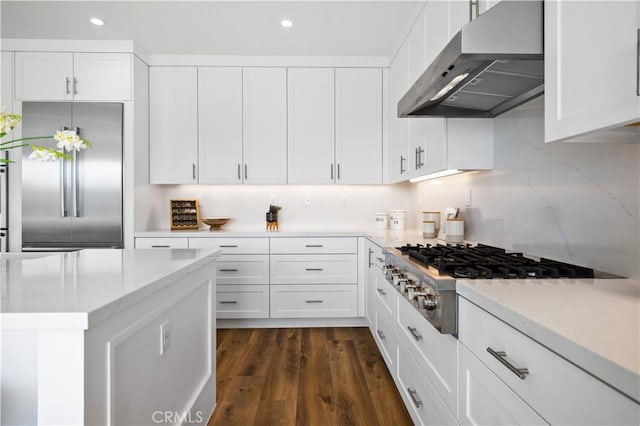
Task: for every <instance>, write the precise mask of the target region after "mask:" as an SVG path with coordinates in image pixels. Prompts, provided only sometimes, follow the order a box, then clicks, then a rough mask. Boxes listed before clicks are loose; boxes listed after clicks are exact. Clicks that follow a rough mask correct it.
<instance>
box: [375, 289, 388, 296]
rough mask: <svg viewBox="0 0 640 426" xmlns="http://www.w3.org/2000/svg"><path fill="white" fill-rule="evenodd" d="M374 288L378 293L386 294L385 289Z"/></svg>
mask: <svg viewBox="0 0 640 426" xmlns="http://www.w3.org/2000/svg"><path fill="white" fill-rule="evenodd" d="M376 290H378V293H380V294H381V295H383V296H386V294H387V292H386V291H384V290H383V289H381V288H376Z"/></svg>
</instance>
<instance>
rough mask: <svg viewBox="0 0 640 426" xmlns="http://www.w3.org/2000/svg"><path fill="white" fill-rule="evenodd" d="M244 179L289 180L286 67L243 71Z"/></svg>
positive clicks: (265, 182)
mask: <svg viewBox="0 0 640 426" xmlns="http://www.w3.org/2000/svg"><path fill="white" fill-rule="evenodd" d="M242 80H243V105H242V111H243V114H242V115H243V123H242V126H243V133H244V143H243V158H244V165H243V170H242V174H243V178H244V182H245V183H251V184H253V183H256V184H258V183H260V184H262V183H264V184H284V183H287V70H286V69H285V68H245V69H244V70H243V78H242Z"/></svg>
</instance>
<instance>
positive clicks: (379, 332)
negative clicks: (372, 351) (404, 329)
mask: <svg viewBox="0 0 640 426" xmlns="http://www.w3.org/2000/svg"><path fill="white" fill-rule="evenodd" d="M376 333H378V336H380V338H381V339H382V340H384V339H386V338H387V336H385V335H384V333H383V332H382V330H376Z"/></svg>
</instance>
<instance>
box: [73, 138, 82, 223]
mask: <svg viewBox="0 0 640 426" xmlns="http://www.w3.org/2000/svg"><path fill="white" fill-rule="evenodd" d="M73 130H74V131H75V132H76V135H78V136H80V128H78V127H75V128H74V129H73ZM78 154H79V153H78V151H76V150H75V149H74V150H73V160H72V161H73V168H72V169H71V171H72V174H71V185H73V186H72V188H71V195H72V200H73V201H72V202H73V214H72V216H73V217H80V210H79V203H78V192H80V191H79V190H78V160H79V155H78Z"/></svg>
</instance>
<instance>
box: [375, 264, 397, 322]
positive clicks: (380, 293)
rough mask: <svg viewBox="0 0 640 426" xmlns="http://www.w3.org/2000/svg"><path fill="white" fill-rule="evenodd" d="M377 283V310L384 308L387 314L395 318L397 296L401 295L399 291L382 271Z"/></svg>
mask: <svg viewBox="0 0 640 426" xmlns="http://www.w3.org/2000/svg"><path fill="white" fill-rule="evenodd" d="M376 284H377V285H376V288H375V289H374V292H375V295H376V296H375V300H376V310H382V309H384V310H385V311H386V312H387V315H389V316H390V317H391V319H392V320H395V314H396V303H397V301H396V298H397V297H399V296H398V291H397V290H396V289H395V288H393V286H392V285H391V284H389V282H388V281H387V280H386V278H385V277H384V275H382V273H381V275H380V276H379V277H378V280H377V283H376Z"/></svg>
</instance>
